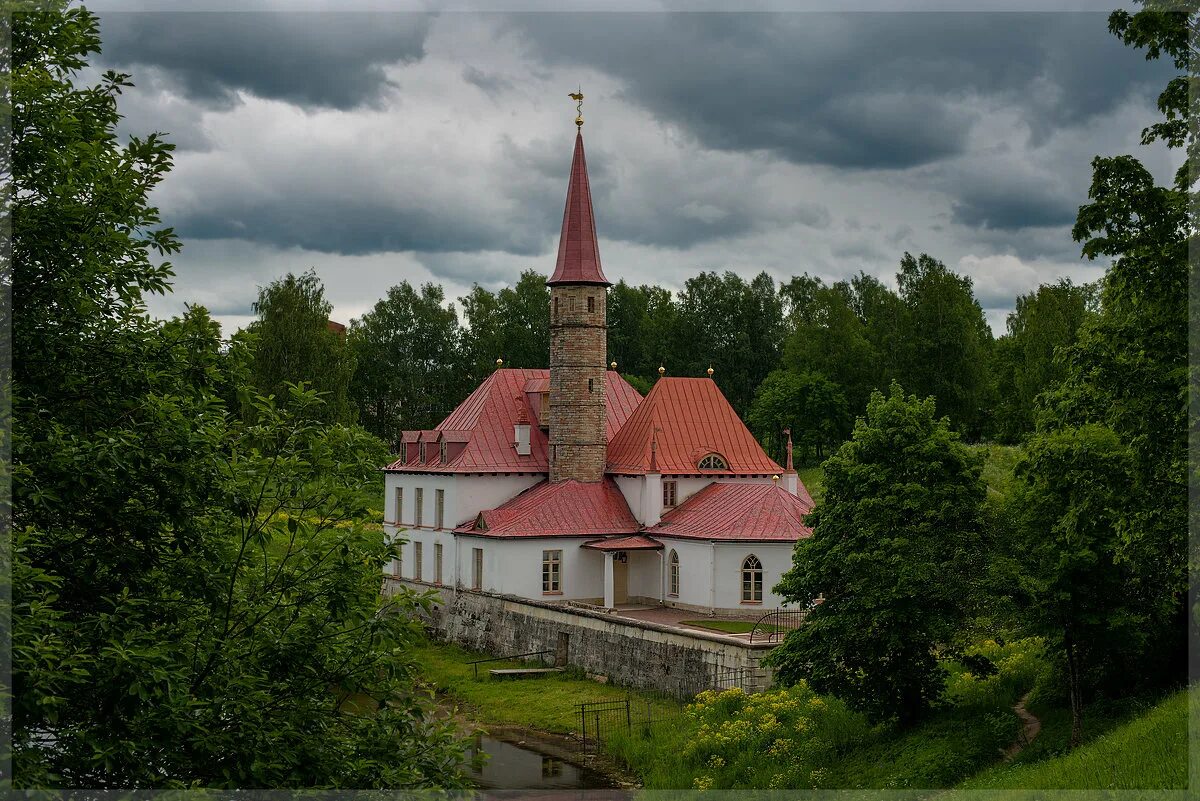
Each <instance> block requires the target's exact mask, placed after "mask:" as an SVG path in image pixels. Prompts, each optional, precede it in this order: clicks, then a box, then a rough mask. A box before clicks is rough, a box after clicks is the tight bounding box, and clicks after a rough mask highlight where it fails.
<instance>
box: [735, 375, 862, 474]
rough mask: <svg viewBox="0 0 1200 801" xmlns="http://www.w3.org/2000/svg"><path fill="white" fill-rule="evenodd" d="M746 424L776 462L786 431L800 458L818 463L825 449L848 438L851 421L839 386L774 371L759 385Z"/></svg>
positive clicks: (822, 379) (781, 455)
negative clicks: (808, 458) (797, 446)
mask: <svg viewBox="0 0 1200 801" xmlns="http://www.w3.org/2000/svg"><path fill="white" fill-rule="evenodd" d="M746 422H747V424H748V425H749V426H750V430H751V431H753V432H754V433H755V435H756V436H757V437H758V438H759V440H760V441H762V442H765V443H767V447H768V449H769V450H770V451H771V453H772V456H774V457H775V459H776V460H777V461H781V460H782V459H783V458H784V446H785V443H786V441H787V440H786V438H785V437H784V436H782V434H781V432H783V431H784V430H785V429H787V430H790V431H791V432H792V436H793V438H794V440H795V442H796V443H797V444H798V445H799V446H800V448H801V458H804V457H805V456H807V455H808V454H811V455H812V457H813V458H815V459H816V461H818V462H820V461H821V460H822V459H823V458H824V451H825V449H826V448H828V447H836V446H837V445H839V444H841V442H842V441H843V440H844V439H846V437H847V436H848V435H849V431H850V422H851V418H850V411H849V407H848V405H847V403H846V397H845V395H843V394H842V390H841V387H839V386H838V385H837V384H834V383H833V382H832V381H830V380H828V379H827V378H825V376H823V375H821V374H820V373H801V374H799V375H797V374H796V373H793V372H791V371H789V370H775V371H773V372H772V373H771V374H770V375H768V376H767V377H766V378H765V379H764V380H763V382H762V383H761V384H759V385H758V389H757V390H756V391H755V393H754V403H752V404H751V406H750V412H749V413H748V414H747V415H746Z"/></svg>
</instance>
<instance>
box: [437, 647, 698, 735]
mask: <svg viewBox="0 0 1200 801" xmlns="http://www.w3.org/2000/svg"><path fill="white" fill-rule="evenodd" d="M490 656H491V655H490V654H480V653H475V652H472V651H467V650H465V649H463V648H459V647H457V646H454V645H446V644H443V643H435V642H427V643H425V644H424V645H422V646H421V647H419V648H418V649H417V650H416V652H415V653H414V659H415V661H416V663H417V669H418V673H419V674H420V675H421V677H422V678H423V679H424V680H425V681H426V682H427V683H429V684H431V685H432V686H433V687H434V689H435V690H437V691H438V692H439V693H440V694H442V695H445V696H447V697H448V698H449V699H450V700H451V701H453V702H455V703H456V704H458V705H459V706H460V707H462V708H463V711H464V713H465V714H466V716H467V717H469V718H470V719H471V720H472V721H474V722H476V723H480V724H483V725H487V724H502V725H511V726H528V727H530V728H535V729H541V730H543V731H549V732H556V733H559V734H570V733H575V732H578V731H579V716H578V714H577V713H576V709H575V707H576V704H579V703H582V702H585V701H605V700H618V699H624V698H625V697H626V696H631V697H633V698H634V699H635V700H636V702H638V703H648V704H651V705H652V706H654V707H656V708H662V710H663V711H664V712H665V711H666V709H667V707H670V706H671V702H669V701H664V700H659V699H655V698H651V697H649V696H646V697H643V696H641V695H640V694H638V693H637V692H635V691H631V690H629V689H627V688H625V687H616V686H613V685H610V684H600V683H599V682H595V681H592V680H591V679H588V678H586V677H585V676H583V675H582V674H580V673H579V672H578V671H568V672H566V673H555V674H550V675H548V676H544V677H539V678H534V679H493V678H491V677H490V676H489V675H488V670H491V669H496V668H519V667H536V666H537V665H536V664H532V663H529V662H489V663H487V664H486V665H480V666H479V678H478V679H476V678H474V676H473V674H472V669H471V665H470V664H468V663H469V662H470V661H471V660H473V659H487V658H489V657H490ZM675 709H678V705H675Z"/></svg>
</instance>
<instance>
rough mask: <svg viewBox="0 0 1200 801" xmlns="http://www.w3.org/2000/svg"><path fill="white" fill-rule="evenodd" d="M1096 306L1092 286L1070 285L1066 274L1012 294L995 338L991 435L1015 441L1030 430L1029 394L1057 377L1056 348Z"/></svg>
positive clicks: (1060, 374)
mask: <svg viewBox="0 0 1200 801" xmlns="http://www.w3.org/2000/svg"><path fill="white" fill-rule="evenodd" d="M1096 311H1097V293H1096V286H1094V285H1092V284H1084V285H1083V286H1076V285H1074V284H1072V283H1071V281H1070V280H1069V279H1066V278H1064V279H1062V280H1061V281H1059V282H1058V283H1056V284H1043V285H1042V286H1040V287H1038V288H1037V290H1036V291H1034V292H1031V293H1030V294H1028V295H1021V296H1020V297H1018V298H1017V305H1016V309H1015V310H1014V311H1013V312H1012V314H1010V315H1008V333H1007V334H1006V335H1005V336H1003V337H1001V338H1000V339H999V340H997V341H996V350H995V354H994V368H993V370H994V380H995V382H996V393H997V400H996V409H995V412H994V413H993V420H992V425H991V429H992V432H993V433H994V434H995V436H997V437H998V438H1000V439H1001V440H1003V441H1005V442H1017V441H1019V440H1020V439H1021V438H1022V437H1024V436H1025V435H1027V434H1029V433H1030V432H1032V431H1033V427H1034V413H1035V405H1034V402H1035V400H1036V399H1037V397H1038V395H1040V394H1041V393H1042V392H1044V391H1045V390H1047V389H1049V388H1051V387H1052V386H1054V385H1055V384H1058V383H1060V382H1061V381H1062V380H1063V378H1064V377H1065V375H1066V367H1065V363H1064V361H1063V359H1062V358H1061V354H1062V353H1063V352H1064V350H1065V349H1066V348H1067V347H1069V346H1070V345H1072V344H1073V343H1074V342H1075V340H1076V337H1077V335H1078V332H1079V328H1080V326H1082V325H1083V323H1084V321H1085V320H1087V319H1088V318H1089V317H1091V316H1092V315H1094V314H1095V313H1096Z"/></svg>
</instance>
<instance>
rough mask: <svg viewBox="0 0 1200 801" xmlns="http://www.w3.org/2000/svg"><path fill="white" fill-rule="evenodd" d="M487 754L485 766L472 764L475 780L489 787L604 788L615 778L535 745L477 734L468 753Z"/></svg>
mask: <svg viewBox="0 0 1200 801" xmlns="http://www.w3.org/2000/svg"><path fill="white" fill-rule="evenodd" d="M479 753H483V754H487V755H488V758H487V760H486V761H485V762H484V764H483V767H482V769H479V768H473V769H472V770H471V774H472V776H473V777H474V779H475V783H476V784H477V785H478V786H479V787H482V788H484V789H489V790H536V789H542V788H546V789H563V788H579V789H585V790H590V789H601V788H609V787H614V786H615V785H614V784H613V782H612V781H611V780H610V779H609V778H608V777H606V776H604V775H603V774H601V773H597V772H596V771H594V770H589V769H588V768H584V767H580V766H579V765H573V764H571V763H570V762H566V761H564V760H562V759H560V758H559V757H555V756H551V755H549V754H544V753H542V752H541V751H538V750H537V748H536V747H534V746H531V745H529V744H528V743H527V744H525V745H514V744H512V743H505V742H501V741H500V740H494V739H492V738H491V737H484V736H482V735H476V737H475V740H474V742H473V744H472V747H471V749H470V751H469V753H468V756H470V757H472V758H473V757H474V756H475V755H476V754H479Z"/></svg>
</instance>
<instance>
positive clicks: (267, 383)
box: [248, 269, 356, 423]
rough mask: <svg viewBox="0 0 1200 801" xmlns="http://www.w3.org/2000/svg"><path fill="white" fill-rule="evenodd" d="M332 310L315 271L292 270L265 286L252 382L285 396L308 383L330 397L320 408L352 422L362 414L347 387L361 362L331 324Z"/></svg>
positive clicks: (255, 327) (254, 328) (255, 326)
mask: <svg viewBox="0 0 1200 801" xmlns="http://www.w3.org/2000/svg"><path fill="white" fill-rule="evenodd" d="M332 311H333V304H331V303H329V301H327V300H325V287H324V286H323V285H322V284H321V279H320V278H318V277H317V273H316V271H315V270H311V269H310V270H308V271H307V272H304V273H302V274H300V275H299V276H297V275H294V274H292V273H288V274H287V275H286V276H284V277H283V278H280V279H278V280H275V281H272V282H271V283H270V284H268V285H267V286H265V287H261V288H259V290H258V300H257V301H255V303H254V312H255V313H256V314H257V315H258V319H257V320H255V321H254V322H252V323H251V324H250V326H249V329H250V331H251V332H252V333H253V334H254V335H255V344H254V362H253V367H252V374H251V381H252V382H253V383H254V386H255V387H257V388H258V391H259V392H261V393H262V394H264V395H275V396H276V397H277V398H279V399H280V401H285V400H286V399H287V397H288V394H287V389H286V387H287V385H288V384H297V383H301V382H303V383H307V384H309V385H310V386H312V387H314V388H315V389H316V390H317V391H318V392H320V393H323V395H324V398H325V403H324V404H322V405H321V406H320V407H319V408H318V409H317V410H315V411H317V413H320V414H323V415H325V416H326V419H327V420H329V421H331V422H340V423H347V422H352V421H353V420H354V418H355V416H356V415H355V410H354V407H353V405H352V404H351V403H350V400H349V396H348V392H347V390H348V387H349V385H350V381H351V378H352V377H353V376H354V368H355V364H354V357H353V355H352V354H351V353H350V351H349V349H348V348H347V347H346V341H345V336H344V335H343V333H341V332H337V331H333V330H331V328H330V325H329V315H330V313H331V312H332ZM248 411H249V410H248Z"/></svg>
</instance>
